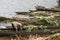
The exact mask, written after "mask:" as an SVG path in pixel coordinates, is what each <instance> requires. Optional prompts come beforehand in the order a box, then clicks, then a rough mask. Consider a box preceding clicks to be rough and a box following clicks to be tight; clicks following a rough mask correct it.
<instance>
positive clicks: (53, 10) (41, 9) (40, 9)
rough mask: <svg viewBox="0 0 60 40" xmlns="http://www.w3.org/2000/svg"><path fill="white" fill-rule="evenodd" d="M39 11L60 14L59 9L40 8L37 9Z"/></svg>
mask: <svg viewBox="0 0 60 40" xmlns="http://www.w3.org/2000/svg"><path fill="white" fill-rule="evenodd" d="M35 8H36V10H37V11H52V12H60V10H58V9H48V8H42V7H40V6H36V7H35Z"/></svg>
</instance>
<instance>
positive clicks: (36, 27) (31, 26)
mask: <svg viewBox="0 0 60 40" xmlns="http://www.w3.org/2000/svg"><path fill="white" fill-rule="evenodd" d="M23 28H25V29H26V31H27V32H31V31H37V30H38V29H42V30H44V29H46V28H47V26H43V25H41V26H35V25H27V26H24V27H23Z"/></svg>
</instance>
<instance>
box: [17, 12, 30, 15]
mask: <svg viewBox="0 0 60 40" xmlns="http://www.w3.org/2000/svg"><path fill="white" fill-rule="evenodd" d="M16 13H17V14H22V15H29V13H30V12H16Z"/></svg>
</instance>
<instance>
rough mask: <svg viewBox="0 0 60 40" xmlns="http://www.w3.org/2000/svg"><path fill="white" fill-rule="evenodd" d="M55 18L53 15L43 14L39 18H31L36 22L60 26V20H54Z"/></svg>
mask: <svg viewBox="0 0 60 40" xmlns="http://www.w3.org/2000/svg"><path fill="white" fill-rule="evenodd" d="M53 18H54V17H53V16H50V17H44V16H41V17H39V18H38V17H34V18H33V19H30V21H31V22H34V23H36V24H50V25H53V26H59V22H58V21H57V20H54V19H53Z"/></svg>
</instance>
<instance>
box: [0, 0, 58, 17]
mask: <svg viewBox="0 0 60 40" xmlns="http://www.w3.org/2000/svg"><path fill="white" fill-rule="evenodd" d="M36 5H43V6H45V7H53V6H56V5H57V2H56V0H0V16H4V17H12V16H15V15H16V14H15V12H17V11H28V10H29V9H35V7H34V6H36Z"/></svg>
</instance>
